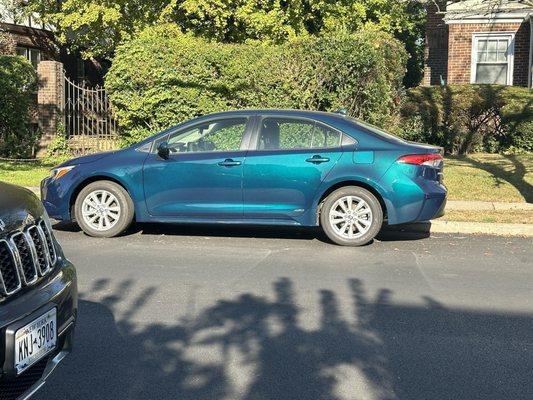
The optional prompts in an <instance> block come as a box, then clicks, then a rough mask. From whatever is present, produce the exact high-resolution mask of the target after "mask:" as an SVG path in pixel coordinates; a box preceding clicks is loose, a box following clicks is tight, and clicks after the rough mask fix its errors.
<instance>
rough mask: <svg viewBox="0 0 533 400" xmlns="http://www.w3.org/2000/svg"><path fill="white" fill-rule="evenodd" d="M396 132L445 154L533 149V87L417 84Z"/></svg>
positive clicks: (405, 105) (407, 98) (405, 104)
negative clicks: (439, 149) (420, 85)
mask: <svg viewBox="0 0 533 400" xmlns="http://www.w3.org/2000/svg"><path fill="white" fill-rule="evenodd" d="M401 115H402V123H401V126H400V128H399V129H398V132H397V133H399V134H400V135H401V136H404V137H406V138H408V139H411V140H416V141H422V142H426V143H431V144H436V145H439V146H442V147H444V149H445V151H446V152H447V153H451V154H466V153H472V152H479V151H484V152H491V153H496V152H513V153H516V152H524V151H533V91H532V90H530V89H527V88H521V87H513V86H501V85H452V86H442V87H439V86H437V87H418V88H415V89H411V90H409V91H408V92H407V96H406V99H405V101H404V103H403V105H402V107H401Z"/></svg>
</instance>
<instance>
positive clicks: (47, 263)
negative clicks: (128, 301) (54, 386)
mask: <svg viewBox="0 0 533 400" xmlns="http://www.w3.org/2000/svg"><path fill="white" fill-rule="evenodd" d="M77 307H78V294H77V283H76V270H75V268H74V266H73V265H72V264H71V263H70V262H69V261H68V260H67V259H66V258H65V256H64V255H63V252H62V250H61V247H60V246H59V244H58V243H57V241H56V240H55V238H54V235H53V233H52V228H51V226H50V221H49V219H48V216H47V215H46V212H45V211H44V208H43V206H42V205H41V202H40V201H39V199H38V198H37V196H35V195H34V194H33V193H31V192H30V191H28V190H26V189H22V188H19V187H16V186H12V185H8V184H5V183H2V182H0V338H1V342H0V400H7V399H27V398H29V397H30V396H31V395H32V394H33V393H35V391H37V390H38V389H39V388H40V387H41V386H42V385H43V384H44V382H45V380H46V378H47V377H48V376H49V375H50V373H51V372H52V371H53V370H54V368H55V367H56V366H57V365H58V363H59V362H61V360H62V359H63V358H64V357H65V356H66V355H67V354H68V353H69V352H70V349H71V347H72V339H73V332H74V325H75V323H76V314H77Z"/></svg>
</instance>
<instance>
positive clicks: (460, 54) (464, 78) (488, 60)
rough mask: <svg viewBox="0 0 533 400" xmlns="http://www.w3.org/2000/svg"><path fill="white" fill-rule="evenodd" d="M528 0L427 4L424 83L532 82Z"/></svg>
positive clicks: (532, 34)
mask: <svg viewBox="0 0 533 400" xmlns="http://www.w3.org/2000/svg"><path fill="white" fill-rule="evenodd" d="M532 20H533V5H532V2H529V1H517V0H515V1H512V0H464V1H458V2H449V1H448V2H446V1H441V3H440V4H439V3H438V2H437V4H432V5H430V6H429V7H428V22H427V27H426V67H425V71H424V81H423V83H424V84H425V85H437V84H440V83H444V82H446V83H449V84H468V83H497V84H503V85H515V86H524V87H529V88H531V87H532V80H533V70H532V62H533V61H532V60H533V40H532V37H533V24H532Z"/></svg>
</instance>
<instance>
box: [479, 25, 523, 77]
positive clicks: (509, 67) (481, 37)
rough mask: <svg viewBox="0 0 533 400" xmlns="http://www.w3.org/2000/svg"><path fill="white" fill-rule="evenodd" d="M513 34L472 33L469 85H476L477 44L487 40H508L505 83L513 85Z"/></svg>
mask: <svg viewBox="0 0 533 400" xmlns="http://www.w3.org/2000/svg"><path fill="white" fill-rule="evenodd" d="M514 38H515V33H514V32H482V33H474V34H473V35H472V57H471V61H470V64H471V65H470V67H471V68H470V83H474V84H475V83H476V74H477V64H478V61H477V53H478V43H479V41H480V40H489V39H505V40H509V56H508V57H507V83H506V85H508V86H512V85H513V78H514V76H513V72H514V45H515V41H514Z"/></svg>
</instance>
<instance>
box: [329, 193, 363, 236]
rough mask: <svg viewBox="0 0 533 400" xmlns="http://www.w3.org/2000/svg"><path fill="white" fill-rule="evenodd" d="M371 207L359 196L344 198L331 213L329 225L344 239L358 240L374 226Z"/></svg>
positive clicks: (335, 205)
mask: <svg viewBox="0 0 533 400" xmlns="http://www.w3.org/2000/svg"><path fill="white" fill-rule="evenodd" d="M372 221H373V215H372V209H371V208H370V205H369V204H368V203H367V202H366V201H364V200H363V199H362V198H360V197H357V196H344V197H341V198H340V199H339V200H337V201H336V202H335V203H334V204H333V206H332V207H331V209H330V211H329V223H330V225H331V227H332V228H333V230H334V231H335V233H336V234H337V235H339V236H340V237H342V238H343V239H357V238H359V237H361V236H363V235H364V234H365V233H367V232H368V230H369V229H370V227H371V226H372Z"/></svg>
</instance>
